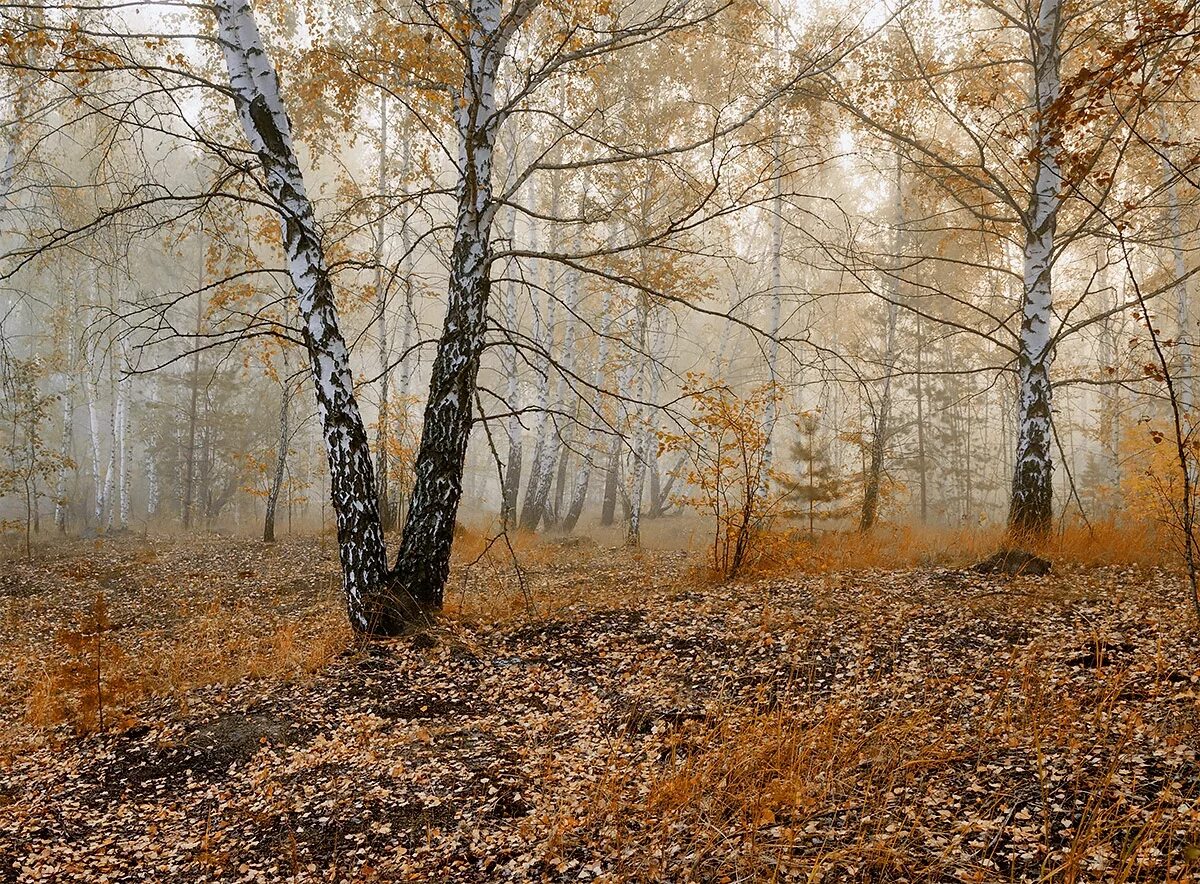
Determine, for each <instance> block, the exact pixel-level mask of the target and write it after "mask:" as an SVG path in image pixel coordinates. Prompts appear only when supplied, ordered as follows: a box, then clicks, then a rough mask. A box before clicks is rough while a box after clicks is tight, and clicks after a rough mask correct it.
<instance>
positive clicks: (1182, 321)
mask: <svg viewBox="0 0 1200 884" xmlns="http://www.w3.org/2000/svg"><path fill="white" fill-rule="evenodd" d="M1158 131H1159V138H1160V140H1161V141H1162V142H1163V144H1164V145H1169V144H1170V143H1171V141H1172V138H1171V131H1170V126H1169V125H1168V124H1167V117H1166V114H1165V113H1164V112H1163V110H1162V109H1161V108H1159V111H1158ZM1174 153H1175V151H1174V150H1172V149H1171V148H1170V147H1169V146H1164V147H1163V152H1162V154H1161V156H1160V163H1161V166H1162V178H1163V187H1164V188H1165V189H1166V193H1167V232H1168V233H1169V234H1170V236H1171V257H1172V259H1173V261H1172V271H1173V278H1174V280H1175V309H1176V314H1175V317H1176V325H1177V328H1178V330H1179V332H1178V337H1179V344H1178V349H1179V380H1178V382H1177V385H1178V387H1179V404H1180V406H1182V408H1183V410H1184V411H1190V410H1191V409H1192V406H1193V404H1194V402H1195V395H1194V389H1195V383H1196V382H1195V379H1194V378H1193V377H1192V373H1193V367H1192V344H1193V341H1192V321H1191V315H1192V311H1191V304H1190V299H1189V296H1188V279H1187V259H1186V257H1185V255H1186V250H1185V248H1184V242H1183V215H1182V212H1180V209H1179V189H1178V186H1177V185H1176V183H1175V177H1176V176H1175V168H1176V167H1175V164H1174V162H1173V158H1172V155H1173V154H1174Z"/></svg>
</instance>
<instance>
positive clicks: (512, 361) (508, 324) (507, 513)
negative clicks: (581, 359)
mask: <svg viewBox="0 0 1200 884" xmlns="http://www.w3.org/2000/svg"><path fill="white" fill-rule="evenodd" d="M516 228H517V213H516V212H515V211H512V210H509V215H508V241H509V242H510V243H512V244H514V245H515V243H516V235H517V229H516ZM506 275H510V274H506ZM519 322H520V317H519V315H518V312H517V284H516V282H514V281H513V280H512V279H509V280H508V281H507V282H506V283H505V286H504V327H505V328H506V329H508V333H509V334H510V335H513V336H515V335H516V334H517V325H518V323H519ZM503 359H504V375H505V378H506V380H507V383H508V390H507V403H508V408H509V410H510V411H511V412H512V414H510V415H509V417H508V421H507V423H506V432H507V435H508V462H507V463H506V464H505V466H504V486H503V488H502V489H501V504H500V522H501V524H502V525H503V526H504V527H505V528H508V526H510V525H511V524H512V523H513V520H514V519H515V518H516V516H517V497H518V495H519V494H520V491H521V469H522V463H521V460H522V458H523V457H524V451H523V449H524V427H522V426H521V415H520V414H519V412H520V410H521V404H520V396H521V381H520V376H519V373H518V372H519V369H520V360H519V358H518V353H517V346H516V343H515V341H514V342H513V345H512V346H510V347H505V348H504V351H503Z"/></svg>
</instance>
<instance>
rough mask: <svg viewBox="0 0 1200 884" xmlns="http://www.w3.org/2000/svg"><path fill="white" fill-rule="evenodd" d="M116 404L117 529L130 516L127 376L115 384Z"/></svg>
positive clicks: (130, 473)
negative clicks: (118, 448) (118, 452)
mask: <svg viewBox="0 0 1200 884" xmlns="http://www.w3.org/2000/svg"><path fill="white" fill-rule="evenodd" d="M117 387H118V391H119V392H118V394H117V402H118V403H119V404H118V409H119V411H120V415H121V417H120V422H121V424H120V432H119V433H118V437H119V440H120V446H121V466H120V470H119V472H118V474H117V494H118V495H119V498H120V519H119V522H118V527H120V528H126V527H128V526H129V515H130V485H131V481H132V473H133V470H132V463H131V461H132V460H133V456H132V452H131V451H130V447H131V442H130V439H131V438H132V436H133V434H132V433H130V432H129V376H128V375H125V376H123V377H122V378H121V380H120V381H119V382H118V384H117Z"/></svg>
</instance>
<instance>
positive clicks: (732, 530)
mask: <svg viewBox="0 0 1200 884" xmlns="http://www.w3.org/2000/svg"><path fill="white" fill-rule="evenodd" d="M683 393H684V396H685V397H686V398H688V399H689V400H690V402H691V406H692V413H691V415H690V416H689V417H687V418H686V425H685V427H684V429H683V431H682V432H679V433H667V432H660V433H659V454H660V455H661V454H664V453H666V452H671V451H676V452H680V453H683V454H684V455H686V460H685V462H684V465H683V466H682V467H680V471H681V475H680V478H682V479H683V480H684V481H685V482H686V483H687V486H688V488H689V491H688V492H685V493H684V494H683V495H681V496H680V497H679V501H680V502H681V503H683V504H685V505H686V506H689V507H691V508H692V509H694V510H696V511H697V512H700V513H703V514H705V515H709V516H711V517H712V520H713V540H712V547H711V552H712V567H713V569H714V570H715V571H716V572H718V573H719V574H721V575H722V576H723V577H725V578H731V577H735V576H736V575H737V574H738V572H739V571H741V570H742V568H743V567H744V566H745V565H746V564H747V563H748V561H749V560H750V559H751V558H753V555H754V551H755V539H756V537H758V536H759V535H760V533H761V530H762V528H763V525H764V522H765V520H766V519H767V518H768V517H769V516H770V515H771V513H772V511H773V510H774V509H775V508H776V506H777V505H778V503H779V500H780V496H779V494H778V493H776V492H775V491H774V490H773V487H772V486H773V484H776V485H777V484H778V483H777V482H776V483H773V482H772V480H773V479H778V478H779V476H778V475H776V473H775V471H774V470H772V469H771V465H770V460H769V444H768V443H769V441H770V439H769V435H768V432H767V429H766V421H765V417H766V414H767V412H768V409H769V408H770V407H778V404H779V400H780V391H779V387H778V385H776V384H763V385H761V386H757V387H754V388H753V389H751V390H750V391H749V392H748V393H746V394H745V395H739V394H738V393H737V392H735V391H734V390H733V389H732V388H730V387H729V386H728V385H727V384H724V383H722V382H720V381H716V380H713V379H712V378H709V377H708V376H707V375H705V374H703V373H689V374H688V375H687V379H686V382H685V383H684V387H683Z"/></svg>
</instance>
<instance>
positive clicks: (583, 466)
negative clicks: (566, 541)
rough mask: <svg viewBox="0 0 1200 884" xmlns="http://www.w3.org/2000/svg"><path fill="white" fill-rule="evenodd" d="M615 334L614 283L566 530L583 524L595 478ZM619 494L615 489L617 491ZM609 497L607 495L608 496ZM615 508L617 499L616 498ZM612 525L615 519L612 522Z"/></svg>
mask: <svg viewBox="0 0 1200 884" xmlns="http://www.w3.org/2000/svg"><path fill="white" fill-rule="evenodd" d="M611 336H612V286H605V287H604V303H603V305H602V306H601V308H600V341H599V343H598V344H597V345H596V364H595V365H594V366H593V367H592V389H593V391H594V392H593V394H592V397H593V400H592V401H593V404H592V419H591V421H590V422H589V428H588V436H587V443H586V444H585V445H584V452H585V454H584V456H583V458H582V459H581V461H580V464H579V472H578V473H576V474H575V484H574V485H573V486H572V488H571V501H570V503H569V504H568V506H567V514H566V515H565V516H564V517H563V522H562V530H563V531H564V532H565V533H567V534H570V533H571V532H572V531H574V530H575V526H576V525H578V524H579V517H580V516H582V515H583V507H584V505H585V504H586V503H587V494H588V485H589V484H591V479H592V464H593V462H594V461H595V459H596V458H597V457H599V452H598V451H597V445H598V442H599V437H600V426H601V424H602V423H603V421H604V416H603V414H602V412H601V410H600V408H601V404H602V403H601V400H602V396H601V392H600V391H601V389H602V388H603V386H604V372H605V370H606V369H607V367H608V342H609V338H610V337H611ZM614 494H615V490H614ZM605 499H606V500H607V497H606V498H605ZM614 507H615V499H614ZM609 524H611V522H610V523H609Z"/></svg>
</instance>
